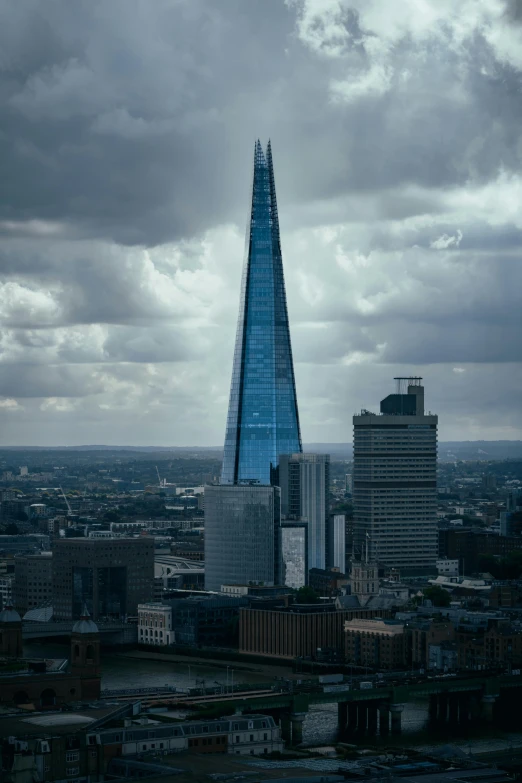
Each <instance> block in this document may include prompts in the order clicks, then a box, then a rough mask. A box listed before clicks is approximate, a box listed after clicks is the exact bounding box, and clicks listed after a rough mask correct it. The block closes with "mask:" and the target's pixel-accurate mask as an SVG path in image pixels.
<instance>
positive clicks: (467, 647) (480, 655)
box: [456, 623, 522, 669]
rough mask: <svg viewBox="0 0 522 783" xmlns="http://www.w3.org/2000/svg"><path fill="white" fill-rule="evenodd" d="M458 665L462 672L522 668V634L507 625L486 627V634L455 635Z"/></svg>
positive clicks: (459, 631)
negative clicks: (512, 667) (467, 670)
mask: <svg viewBox="0 0 522 783" xmlns="http://www.w3.org/2000/svg"><path fill="white" fill-rule="evenodd" d="M456 641H457V656H458V665H459V667H460V668H463V669H491V668H506V667H510V666H516V667H517V668H520V666H522V631H521V630H520V628H518V627H514V626H513V625H511V624H510V623H499V624H496V623H495V624H490V625H489V627H488V628H487V630H485V631H484V630H483V629H479V630H477V629H470V630H467V629H465V627H464V626H463V625H460V626H459V628H458V629H457V631H456Z"/></svg>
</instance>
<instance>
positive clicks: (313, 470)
mask: <svg viewBox="0 0 522 783" xmlns="http://www.w3.org/2000/svg"><path fill="white" fill-rule="evenodd" d="M278 474H279V475H278V481H279V486H280V487H281V515H282V516H283V517H286V518H287V519H295V520H298V519H300V520H302V521H303V522H306V526H307V538H308V568H309V569H310V568H326V565H327V545H328V517H329V507H328V497H329V491H330V456H329V455H328V454H281V455H280V456H279V470H278ZM343 569H344V566H343Z"/></svg>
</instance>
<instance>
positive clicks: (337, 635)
mask: <svg viewBox="0 0 522 783" xmlns="http://www.w3.org/2000/svg"><path fill="white" fill-rule="evenodd" d="M383 616H385V617H390V616H391V615H390V612H389V611H386V610H382V609H380V610H379V609H375V610H369V609H355V610H345V611H339V610H337V609H336V607H335V604H333V603H332V604H325V605H321V604H302V605H299V604H294V605H292V606H290V607H288V608H278V609H253V608H248V609H247V608H245V609H240V610H239V650H240V652H244V653H255V654H257V655H268V656H272V657H274V658H300V657H303V658H316V657H317V656H318V651H319V650H320V651H325V650H331V651H332V652H334V653H336V654H338V655H339V656H341V657H342V656H343V655H344V624H345V622H346V621H347V620H352V619H355V618H373V617H383Z"/></svg>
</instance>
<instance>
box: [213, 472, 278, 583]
mask: <svg viewBox="0 0 522 783" xmlns="http://www.w3.org/2000/svg"><path fill="white" fill-rule="evenodd" d="M279 523H280V493H279V487H271V486H261V485H259V484H244V485H236V486H223V485H212V486H208V487H205V589H206V590H217V591H219V590H221V585H223V584H240V585H244V584H248V583H249V582H254V583H255V584H260V583H263V584H265V585H273V584H275V583H276V582H277V581H278V577H279V573H278V571H279V554H278V553H279V540H278V538H279Z"/></svg>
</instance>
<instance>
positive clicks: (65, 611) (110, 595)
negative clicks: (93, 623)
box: [52, 536, 154, 620]
mask: <svg viewBox="0 0 522 783" xmlns="http://www.w3.org/2000/svg"><path fill="white" fill-rule="evenodd" d="M52 562H53V607H54V616H55V618H57V619H64V620H70V619H74V618H76V617H79V616H80V614H81V611H82V608H83V606H87V608H88V610H89V613H90V614H91V615H92V617H93V619H94V620H97V619H99V618H102V617H118V618H119V617H125V616H129V615H131V616H137V614H138V604H140V603H148V602H149V601H151V600H152V597H153V584H154V540H153V539H152V538H148V537H147V536H140V537H139V538H63V539H59V540H57V541H56V542H55V544H54V549H53V558H52Z"/></svg>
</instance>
